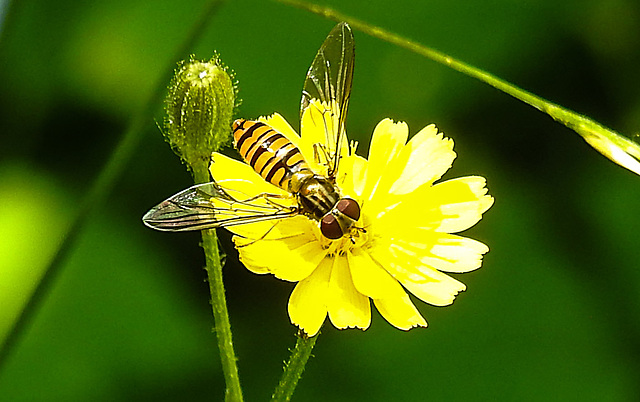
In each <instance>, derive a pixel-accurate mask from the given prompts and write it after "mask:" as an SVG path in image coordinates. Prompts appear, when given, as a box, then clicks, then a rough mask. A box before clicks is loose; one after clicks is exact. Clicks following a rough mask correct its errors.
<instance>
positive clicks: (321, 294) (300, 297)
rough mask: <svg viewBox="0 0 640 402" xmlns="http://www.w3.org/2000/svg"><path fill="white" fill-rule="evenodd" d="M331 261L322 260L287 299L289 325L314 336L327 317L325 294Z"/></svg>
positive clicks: (327, 289) (327, 288)
mask: <svg viewBox="0 0 640 402" xmlns="http://www.w3.org/2000/svg"><path fill="white" fill-rule="evenodd" d="M332 265H333V261H332V260H331V259H324V260H323V261H322V262H321V263H320V265H319V266H318V268H317V269H316V270H315V271H314V272H313V274H311V275H310V276H309V277H308V278H306V279H304V280H302V281H300V283H298V284H297V285H296V287H295V289H293V292H292V293H291V296H290V297H289V306H288V310H289V318H290V319H291V323H292V324H294V325H296V326H298V327H299V328H300V329H302V330H303V331H304V332H305V333H306V334H307V335H308V336H314V335H316V334H317V333H318V331H320V327H321V326H322V323H323V322H324V320H325V318H326V317H327V294H328V292H329V278H330V276H331V267H332Z"/></svg>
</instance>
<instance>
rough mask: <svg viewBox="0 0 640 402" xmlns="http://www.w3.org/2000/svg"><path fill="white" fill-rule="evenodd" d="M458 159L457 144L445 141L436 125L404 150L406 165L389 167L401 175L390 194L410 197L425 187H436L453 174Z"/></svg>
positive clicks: (448, 140)
mask: <svg viewBox="0 0 640 402" xmlns="http://www.w3.org/2000/svg"><path fill="white" fill-rule="evenodd" d="M455 158H456V154H455V152H453V140H451V139H449V138H443V134H442V133H438V129H437V128H436V126H435V125H433V124H432V125H429V126H427V127H425V128H423V129H422V130H420V132H418V134H416V135H415V136H414V137H413V138H412V139H411V141H409V143H408V144H407V145H406V146H405V147H404V148H403V149H402V152H401V154H400V155H399V156H398V161H402V162H404V163H403V165H400V166H395V165H394V166H393V167H389V171H392V172H394V174H395V171H396V170H398V171H399V172H400V174H399V176H398V177H397V179H396V180H394V182H393V185H392V186H391V189H390V190H389V192H391V193H394V194H406V193H410V192H412V191H413V190H415V189H416V188H418V187H420V186H421V185H423V184H425V183H433V182H434V181H436V180H438V179H439V178H440V177H442V175H443V174H444V173H445V172H446V171H447V170H449V168H450V167H451V165H452V164H453V160H454V159H455Z"/></svg>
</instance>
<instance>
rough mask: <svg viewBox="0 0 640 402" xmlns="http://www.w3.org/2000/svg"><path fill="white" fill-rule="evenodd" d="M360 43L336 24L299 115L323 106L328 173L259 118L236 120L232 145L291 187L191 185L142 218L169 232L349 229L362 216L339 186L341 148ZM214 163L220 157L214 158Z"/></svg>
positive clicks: (322, 147) (334, 233) (333, 233)
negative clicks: (307, 226) (290, 221)
mask: <svg viewBox="0 0 640 402" xmlns="http://www.w3.org/2000/svg"><path fill="white" fill-rule="evenodd" d="M354 59H355V47H354V40H353V33H352V32H351V28H350V27H349V25H348V24H347V23H345V22H342V23H340V24H338V25H336V27H335V28H333V30H332V31H331V32H330V33H329V35H328V36H327V38H326V39H325V41H324V43H323V44H322V46H321V47H320V50H318V53H317V54H316V56H315V58H314V60H313V63H312V64H311V67H310V68H309V71H308V72H307V76H306V79H305V82H304V87H303V91H302V101H301V105H300V119H301V121H302V116H303V114H304V112H305V111H306V110H307V108H310V107H316V108H322V110H319V111H320V112H321V113H322V119H323V126H324V131H325V143H324V144H315V145H314V151H315V152H314V153H315V154H316V155H315V156H314V158H316V159H317V161H320V160H322V163H323V164H324V165H325V166H326V167H327V173H326V175H320V174H317V173H314V172H313V171H312V170H311V168H310V167H309V164H308V163H307V161H305V159H304V157H303V155H302V153H301V152H300V150H299V149H298V148H297V147H296V146H295V145H294V144H293V143H291V142H290V141H289V140H288V139H287V138H286V137H285V136H284V135H283V134H281V133H279V132H277V131H276V130H274V129H273V128H271V127H270V126H268V125H267V124H265V123H262V122H259V121H251V120H245V119H238V120H236V121H235V122H234V123H233V137H234V146H235V147H236V149H237V150H238V152H239V153H240V155H241V156H242V158H243V159H244V160H245V162H246V163H247V164H249V165H250V166H251V167H252V168H253V169H254V170H255V171H256V172H257V173H258V174H260V176H262V178H263V179H264V180H265V181H266V182H269V183H271V184H273V185H275V186H277V187H279V188H281V189H283V190H285V191H287V192H288V193H289V194H290V195H291V197H292V198H293V199H295V202H294V203H289V204H288V205H285V204H286V203H283V202H282V196H281V195H275V194H267V193H263V194H260V195H258V196H254V197H250V198H247V197H244V198H243V197H242V195H241V194H240V195H238V194H236V193H237V192H235V191H234V190H233V189H231V187H228V188H227V187H225V183H217V182H215V181H214V182H210V183H206V184H199V185H195V186H193V187H190V188H188V189H186V190H184V191H182V192H180V193H178V194H175V195H174V196H172V197H170V198H168V199H167V200H165V201H163V202H162V203H160V204H159V205H157V206H155V207H154V208H152V209H151V210H150V211H149V212H147V214H146V215H145V216H144V217H143V218H142V220H143V222H144V224H145V225H147V226H149V227H151V228H153V229H158V230H164V231H185V230H201V229H208V228H217V227H227V226H234V225H242V224H247V223H254V222H262V221H267V220H276V219H283V218H289V217H293V216H298V215H304V216H307V217H308V218H310V219H313V220H315V221H317V222H319V226H320V231H321V233H322V234H323V236H325V237H326V238H328V239H339V238H341V237H343V236H345V235H348V234H349V233H350V229H351V228H352V227H354V225H355V223H356V222H357V221H358V219H359V218H360V206H359V205H358V203H357V202H356V201H355V200H353V199H352V198H349V197H343V196H342V195H341V194H340V191H339V189H338V187H337V185H336V175H337V172H338V165H339V163H340V157H341V152H342V150H343V148H344V149H346V150H348V146H346V144H345V142H346V134H345V132H344V122H345V118H346V115H347V107H348V105H349V96H350V94H351V83H352V79H353V68H354ZM214 163H215V161H214Z"/></svg>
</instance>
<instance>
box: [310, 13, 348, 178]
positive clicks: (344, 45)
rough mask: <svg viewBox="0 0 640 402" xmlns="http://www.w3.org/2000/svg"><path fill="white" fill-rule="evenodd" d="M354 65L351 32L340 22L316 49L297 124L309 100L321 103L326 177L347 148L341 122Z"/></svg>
mask: <svg viewBox="0 0 640 402" xmlns="http://www.w3.org/2000/svg"><path fill="white" fill-rule="evenodd" d="M354 62H355V43H354V40H353V33H352V32H351V27H349V24H347V23H346V22H341V23H339V24H338V25H336V26H335V27H334V28H333V29H332V30H331V32H329V35H328V36H327V38H326V39H325V41H324V43H323V44H322V46H321V47H320V50H318V53H317V54H316V57H315V58H314V59H313V63H311V67H310V68H309V71H308V72H307V77H306V79H305V81H304V87H303V90H302V101H301V104H300V121H302V116H303V114H304V112H305V110H306V109H307V108H308V107H309V106H310V105H311V100H312V99H317V100H318V101H320V102H322V106H321V107H323V110H321V112H322V113H323V120H324V127H325V135H326V141H325V144H324V147H325V150H326V152H327V156H328V159H329V169H328V176H329V177H334V176H335V174H336V172H337V170H338V164H339V162H340V154H341V152H342V148H343V147H346V145H347V144H346V142H347V140H346V133H345V131H344V122H345V119H346V117H347V109H348V106H349V97H350V96H351V83H352V81H353V67H354Z"/></svg>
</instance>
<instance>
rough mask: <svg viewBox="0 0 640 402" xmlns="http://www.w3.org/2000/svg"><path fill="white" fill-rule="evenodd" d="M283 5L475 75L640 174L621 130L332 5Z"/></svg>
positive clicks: (639, 157) (295, 0)
mask: <svg viewBox="0 0 640 402" xmlns="http://www.w3.org/2000/svg"><path fill="white" fill-rule="evenodd" d="M276 1H278V2H280V3H283V4H288V5H291V6H294V7H298V8H301V9H304V10H307V11H310V12H312V13H314V14H317V15H321V16H323V17H325V18H329V19H332V20H334V21H346V22H348V23H349V24H350V25H351V26H352V27H353V28H354V29H357V30H360V31H362V32H364V33H366V34H368V35H370V36H373V37H375V38H378V39H381V40H383V41H385V42H389V43H391V44H394V45H397V46H399V47H402V48H405V49H407V50H409V51H411V52H414V53H417V54H419V55H422V56H425V57H427V58H429V59H431V60H433V61H435V62H438V63H441V64H444V65H446V66H448V67H450V68H452V69H454V70H457V71H459V72H461V73H463V74H465V75H468V76H470V77H473V78H476V79H478V80H480V81H482V82H484V83H486V84H489V85H491V86H492V87H494V88H496V89H498V90H500V91H502V92H504V93H506V94H508V95H511V96H513V97H514V98H516V99H519V100H521V101H522V102H524V103H526V104H528V105H530V106H533V107H534V108H536V109H538V110H540V111H541V112H544V113H546V114H547V115H549V116H550V117H551V118H553V119H554V120H555V121H557V122H559V123H561V124H563V125H565V126H566V127H568V128H570V129H572V130H574V131H575V132H576V133H578V134H579V135H580V136H581V137H582V138H583V139H584V140H585V141H586V142H587V143H588V144H589V145H591V146H592V147H593V148H595V149H596V150H597V151H598V152H600V153H601V154H603V155H604V156H606V157H607V158H609V159H610V160H612V161H613V162H615V163H617V164H618V165H620V166H622V167H624V168H627V169H629V170H631V171H632V172H634V173H636V174H638V175H640V145H639V144H638V143H636V142H635V141H632V140H630V139H629V138H627V137H625V136H623V135H621V134H620V133H618V132H616V131H614V130H612V129H610V128H608V127H605V126H603V125H602V124H600V123H598V122H597V121H595V120H593V119H591V118H589V117H587V116H583V115H581V114H579V113H576V112H574V111H573V110H570V109H567V108H564V107H562V106H559V105H557V104H555V103H552V102H549V101H548V100H546V99H544V98H541V97H539V96H537V95H535V94H533V93H531V92H529V91H525V90H524V89H521V88H519V87H517V86H515V85H513V84H511V83H509V82H507V81H505V80H503V79H501V78H498V77H496V76H495V75H493V74H490V73H488V72H486V71H483V70H481V69H479V68H476V67H473V66H471V65H469V64H467V63H464V62H462V61H460V60H456V59H454V58H453V57H450V56H448V55H446V54H444V53H442V52H439V51H437V50H434V49H431V48H429V47H427V46H424V45H422V44H420V43H418V42H414V41H412V40H410V39H407V38H404V37H402V36H400V35H398V34H395V33H393V32H390V31H387V30H385V29H383V28H380V27H377V26H374V25H371V24H369V23H366V22H364V21H361V20H358V19H356V18H353V17H351V16H348V15H345V14H342V13H340V12H338V11H336V10H334V9H332V8H329V7H325V6H320V5H317V4H313V3H309V2H306V1H302V0H276Z"/></svg>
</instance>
